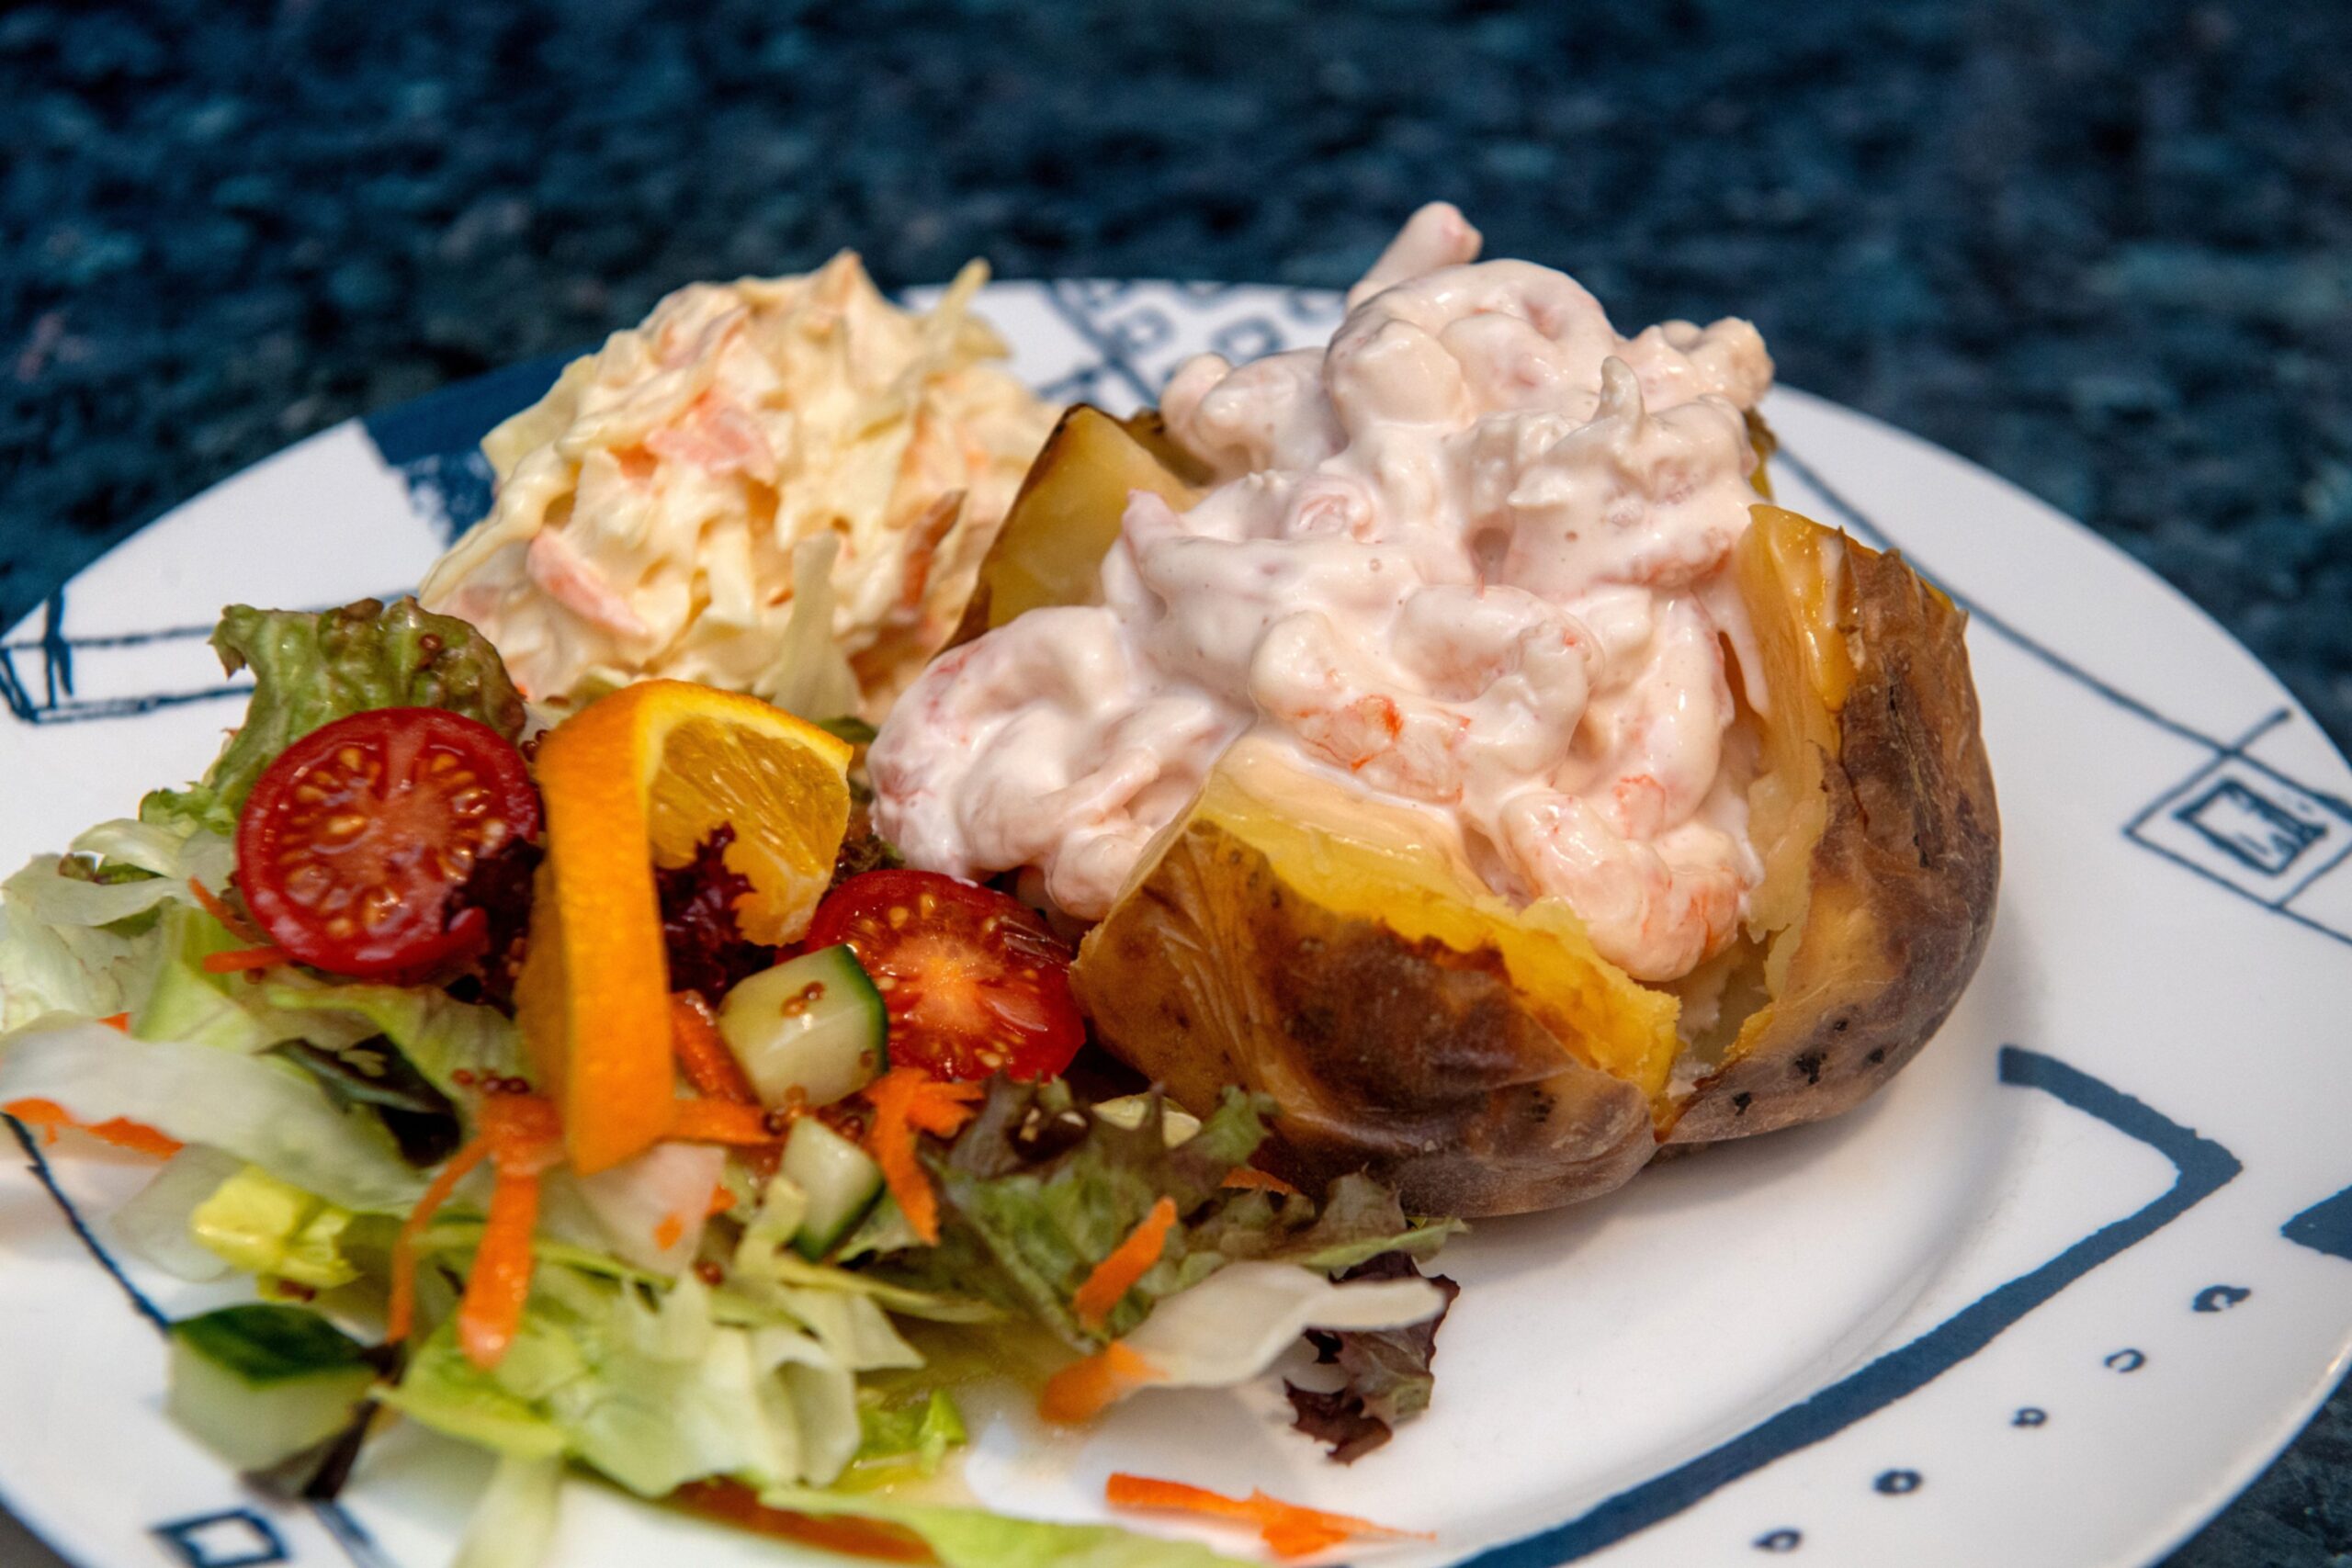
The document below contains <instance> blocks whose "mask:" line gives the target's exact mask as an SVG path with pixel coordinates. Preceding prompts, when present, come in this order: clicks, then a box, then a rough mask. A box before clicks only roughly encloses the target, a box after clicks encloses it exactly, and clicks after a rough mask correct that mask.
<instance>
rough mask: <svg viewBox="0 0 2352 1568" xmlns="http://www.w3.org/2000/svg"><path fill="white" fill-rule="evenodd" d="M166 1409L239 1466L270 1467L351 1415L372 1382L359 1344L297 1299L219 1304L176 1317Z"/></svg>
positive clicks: (347, 1421) (320, 1439)
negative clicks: (291, 1303)
mask: <svg viewBox="0 0 2352 1568" xmlns="http://www.w3.org/2000/svg"><path fill="white" fill-rule="evenodd" d="M171 1347H172V1348H171V1392H170V1393H169V1394H168V1395H167V1396H166V1398H165V1401H164V1408H165V1409H166V1410H167V1411H168V1412H169V1414H170V1415H171V1417H172V1419H173V1420H175V1421H176V1422H178V1423H179V1424H180V1426H181V1427H182V1428H183V1429H185V1430H186V1431H187V1433H188V1434H189V1435H190V1436H192V1437H194V1438H197V1440H198V1441H199V1442H201V1443H203V1444H204V1445H205V1447H207V1448H209V1449H210V1450H212V1451H213V1452H215V1453H217V1454H219V1455H220V1457H221V1458H222V1459H225V1460H227V1461H229V1462H230V1463H231V1464H233V1465H235V1466H236V1467H237V1468H238V1469H239V1470H241V1471H253V1470H266V1469H267V1468H268V1467H269V1466H271V1465H273V1464H276V1463H277V1462H278V1461H280V1460H284V1459H289V1458H291V1457H292V1456H294V1455H295V1454H298V1453H300V1452H301V1451H302V1450H305V1449H308V1448H311V1447H313V1446H314V1445H316V1444H319V1443H322V1442H324V1441H326V1440H327V1439H328V1438H332V1437H334V1435H335V1434H336V1433H337V1432H340V1431H342V1430H343V1429H344V1427H346V1426H348V1425H349V1424H350V1422H351V1417H352V1413H353V1412H354V1411H356V1410H357V1409H358V1407H359V1404H360V1401H362V1400H364V1399H366V1398H367V1397H368V1388H369V1386H370V1385H371V1384H373V1383H374V1382H375V1381H376V1369H375V1368H374V1367H372V1366H370V1365H369V1364H368V1360H367V1356H366V1352H365V1351H363V1350H362V1349H361V1348H360V1346H359V1343H358V1342H357V1341H356V1340H355V1339H353V1338H351V1337H349V1336H348V1335H346V1334H345V1333H344V1332H343V1331H342V1330H341V1329H339V1328H337V1327H335V1325H333V1324H331V1323H329V1322H328V1321H327V1320H326V1319H325V1318H322V1317H321V1316H320V1315H319V1314H316V1313H314V1312H304V1311H302V1310H301V1309H300V1308H299V1307H289V1306H273V1305H266V1304H263V1305H252V1306H232V1307H223V1308H222V1309H221V1310H220V1311H219V1312H209V1313H206V1314H203V1315H202V1316H201V1317H191V1318H184V1319H182V1320H181V1321H180V1322H178V1323H175V1324H174V1325H172V1330H171Z"/></svg>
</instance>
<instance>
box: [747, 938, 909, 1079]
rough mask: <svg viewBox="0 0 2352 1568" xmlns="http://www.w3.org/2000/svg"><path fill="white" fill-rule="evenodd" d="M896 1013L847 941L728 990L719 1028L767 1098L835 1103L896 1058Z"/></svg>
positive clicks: (779, 966)
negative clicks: (892, 1041)
mask: <svg viewBox="0 0 2352 1568" xmlns="http://www.w3.org/2000/svg"><path fill="white" fill-rule="evenodd" d="M889 1027H890V1015H889V1014H888V1012H886V1011H885V1010H883V1007H882V993H881V992H879V991H877V990H876V989H875V988H874V982H873V981H871V980H869V979H867V978H866V977H865V970H863V969H861V968H859V967H858V966H857V958H856V955H855V954H854V953H851V952H850V950H849V948H848V947H847V946H846V945H840V946H834V947H821V948H819V949H818V950H817V951H816V952H814V953H802V954H801V955H800V956H799V957H797V958H793V959H787V960H786V962H784V963H782V964H777V965H776V966H775V968H773V969H769V970H766V971H763V973H761V974H757V975H754V976H752V977H751V978H750V979H748V980H746V981H744V982H743V983H742V984H741V985H740V986H738V987H735V988H734V989H733V990H731V991H729V992H728V993H727V999H726V1001H724V1002H723V1003H721V1004H720V1005H719V1009H718V1032H719V1033H720V1034H721V1035H723V1036H725V1038H726V1041H727V1043H728V1046H729V1048H730V1049H731V1050H733V1051H734V1053H735V1057H736V1060H738V1061H740V1062H741V1063H742V1064H743V1071H744V1072H745V1073H746V1074H748V1075H750V1077H751V1079H752V1087H753V1088H755V1089H758V1090H759V1092H760V1098H761V1099H762V1100H765V1101H766V1102H767V1103H769V1104H770V1105H781V1104H783V1103H784V1102H785V1100H786V1099H788V1098H789V1097H790V1096H791V1094H792V1091H793V1090H795V1089H798V1090H799V1091H800V1096H801V1099H802V1101H803V1103H805V1104H809V1105H831V1103H832V1102H833V1101H835V1100H843V1099H846V1098H848V1097H849V1096H850V1095H853V1094H855V1093H856V1092H857V1091H858V1090H859V1089H864V1088H865V1086H866V1085H867V1084H869V1083H871V1082H872V1081H873V1080H874V1079H875V1077H876V1076H877V1075H878V1074H880V1072H881V1071H882V1069H883V1068H884V1067H887V1066H889V1052H888V1045H887V1044H886V1043H885V1042H886V1038H887V1036H888V1032H889Z"/></svg>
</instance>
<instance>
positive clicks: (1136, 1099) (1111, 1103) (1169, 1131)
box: [1094, 1094, 1201, 1149]
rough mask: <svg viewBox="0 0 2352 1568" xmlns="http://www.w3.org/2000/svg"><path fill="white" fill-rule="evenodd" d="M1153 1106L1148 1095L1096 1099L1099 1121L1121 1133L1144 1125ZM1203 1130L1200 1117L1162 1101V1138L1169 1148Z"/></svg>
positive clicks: (1172, 1102) (1169, 1102)
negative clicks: (1145, 1118)
mask: <svg viewBox="0 0 2352 1568" xmlns="http://www.w3.org/2000/svg"><path fill="white" fill-rule="evenodd" d="M1150 1108H1151V1096H1149V1095H1148V1094H1123V1095H1121V1096H1119V1098H1118V1099H1116V1100H1097V1101H1095V1104H1094V1115H1095V1119H1096V1120H1097V1121H1102V1122H1109V1123H1111V1125H1112V1126H1114V1127H1116V1128H1118V1129H1119V1130H1120V1131H1122V1132H1126V1133H1132V1132H1134V1131H1135V1130H1136V1128H1138V1127H1140V1126H1142V1125H1143V1119H1144V1116H1145V1115H1146V1113H1147V1112H1148V1111H1149V1110H1150ZM1200 1130H1201V1119H1200V1118H1199V1117H1197V1116H1195V1115H1193V1113H1192V1112H1191V1111H1187V1110H1185V1109H1184V1108H1183V1107H1182V1106H1181V1105H1179V1104H1177V1103H1176V1102H1175V1101H1174V1100H1165V1099H1163V1100H1161V1101H1160V1102H1159V1138H1160V1142H1162V1143H1164V1144H1166V1145H1168V1146H1169V1147H1170V1148H1171V1149H1172V1148H1174V1147H1175V1146H1176V1145H1179V1144H1181V1143H1184V1142H1187V1141H1188V1140H1190V1139H1191V1137H1192V1135H1193V1134H1195V1133H1197V1132H1199V1131H1200Z"/></svg>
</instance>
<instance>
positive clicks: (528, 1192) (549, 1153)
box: [458, 1094, 563, 1371]
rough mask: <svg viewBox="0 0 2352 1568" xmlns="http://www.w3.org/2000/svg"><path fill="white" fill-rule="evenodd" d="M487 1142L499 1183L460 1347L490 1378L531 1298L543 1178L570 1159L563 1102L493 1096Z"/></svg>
mask: <svg viewBox="0 0 2352 1568" xmlns="http://www.w3.org/2000/svg"><path fill="white" fill-rule="evenodd" d="M481 1122H482V1136H483V1137H484V1139H485V1140H487V1141H488V1143H489V1145H490V1158H491V1164H492V1166H493V1167H495V1168H496V1169H497V1172H498V1179H497V1181H496V1182H495V1183H494V1184H493V1185H492V1188H491V1190H490V1213H489V1214H488V1216H487V1217H486V1223H485V1224H483V1226H482V1233H481V1243H480V1244H479V1245H478V1246H477V1247H475V1249H474V1262H473V1267H472V1269H469V1270H468V1271H467V1274H466V1293H465V1298H464V1299H463V1300H462V1301H461V1302H459V1303H458V1344H459V1345H461V1346H463V1347H464V1348H465V1352H466V1359H468V1360H469V1361H471V1362H472V1363H473V1364H474V1365H475V1366H477V1367H480V1368H481V1369H482V1370H483V1371H489V1370H490V1369H491V1368H492V1367H495V1366H496V1365H498V1363H499V1362H500V1361H502V1360H503V1359H505V1357H506V1352H507V1350H508V1348H510V1347H512V1346H513V1345H514V1343H515V1332H516V1331H517V1330H518V1329H520V1328H521V1327H522V1325H523V1308H524V1306H525V1304H526V1303H527V1302H528V1301H529V1300H530V1295H531V1264H532V1256H531V1236H532V1234H533V1233H534V1232H535V1231H537V1229H538V1225H539V1178H540V1177H541V1176H543V1175H544V1174H546V1172H547V1171H548V1169H549V1168H551V1167H553V1166H555V1165H557V1164H559V1163H560V1161H561V1160H562V1158H563V1123H562V1122H561V1121H560V1120H559V1119H558V1117H557V1114H556V1109H555V1102H554V1101H553V1100H542V1099H540V1098H539V1097H538V1096H537V1095H523V1094H505V1095H493V1096H492V1097H491V1098H490V1099H489V1100H485V1101H484V1102H483V1103H482V1108H481Z"/></svg>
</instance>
